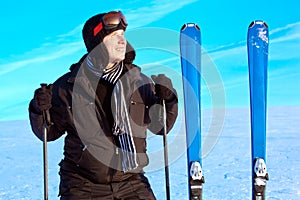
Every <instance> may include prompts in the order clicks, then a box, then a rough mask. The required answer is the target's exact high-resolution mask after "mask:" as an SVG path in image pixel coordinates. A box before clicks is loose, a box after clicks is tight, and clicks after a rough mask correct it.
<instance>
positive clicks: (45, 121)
mask: <svg viewBox="0 0 300 200" xmlns="http://www.w3.org/2000/svg"><path fill="white" fill-rule="evenodd" d="M41 87H42V88H44V87H47V84H45V83H42V84H41ZM50 123H51V122H50V113H49V110H43V162H44V199H45V200H48V158H47V155H48V152H47V125H49V124H50Z"/></svg>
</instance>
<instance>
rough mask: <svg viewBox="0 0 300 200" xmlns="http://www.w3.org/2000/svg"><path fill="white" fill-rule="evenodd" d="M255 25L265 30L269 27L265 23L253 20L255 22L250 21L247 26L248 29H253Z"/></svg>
mask: <svg viewBox="0 0 300 200" xmlns="http://www.w3.org/2000/svg"><path fill="white" fill-rule="evenodd" d="M255 25H263V26H264V27H266V28H269V26H268V25H267V23H266V22H264V21H262V20H255V21H252V22H251V23H250V25H249V28H252V27H254V26H255Z"/></svg>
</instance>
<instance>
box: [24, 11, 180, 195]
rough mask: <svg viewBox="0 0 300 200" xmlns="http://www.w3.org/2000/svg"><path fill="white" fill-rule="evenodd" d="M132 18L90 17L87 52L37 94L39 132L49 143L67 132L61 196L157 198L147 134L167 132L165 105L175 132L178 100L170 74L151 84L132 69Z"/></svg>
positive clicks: (33, 113) (34, 109)
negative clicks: (44, 129)
mask: <svg viewBox="0 0 300 200" xmlns="http://www.w3.org/2000/svg"><path fill="white" fill-rule="evenodd" d="M126 28H127V21H126V18H125V17H124V15H123V14H122V13H121V12H120V11H119V12H116V11H111V12H108V13H103V14H98V15H95V16H93V17H91V18H90V19H89V20H87V22H86V23H85V25H84V27H83V31H82V33H83V39H84V42H85V45H86V48H87V51H88V54H86V55H84V56H83V57H82V58H81V59H80V61H79V62H78V63H76V64H73V65H72V66H71V68H70V72H68V73H66V74H64V75H63V76H61V77H60V78H59V79H58V80H56V81H55V82H54V83H53V85H52V84H50V85H48V86H43V87H42V88H39V89H37V90H36V91H35V94H34V99H33V100H32V101H31V102H30V105H29V114H30V122H31V127H32V130H33V132H34V133H35V134H36V135H37V137H38V138H40V139H42V137H43V132H42V124H43V113H49V116H48V117H47V118H50V120H51V123H49V126H48V127H47V130H48V135H47V140H48V141H53V140H56V139H58V138H59V137H61V136H62V135H63V134H64V133H67V135H66V137H65V144H64V159H63V160H62V161H61V162H60V164H59V165H60V172H59V174H60V177H61V181H60V191H59V195H60V196H61V199H62V200H67V199H72V200H73V199H80V200H81V199H124V200H125V199H155V196H154V194H153V192H152V190H151V187H150V184H149V182H148V180H147V178H146V177H145V176H144V171H143V167H144V166H146V165H147V164H148V156H147V154H146V131H147V129H149V130H150V131H152V132H153V133H155V134H160V135H161V134H162V133H163V124H164V122H162V118H163V117H162V114H163V113H162V112H161V111H162V110H163V109H162V106H161V105H162V100H164V101H165V102H166V103H165V106H166V116H167V119H166V124H167V131H169V130H170V129H171V128H172V126H173V125H174V123H175V120H176V117H177V112H178V100H177V96H176V92H175V90H174V88H173V87H172V83H171V80H170V79H169V78H167V77H166V76H165V75H162V74H160V75H158V76H152V79H153V81H154V83H155V84H153V81H152V80H151V79H150V78H148V77H147V76H145V75H144V74H142V73H141V71H140V68H139V67H137V66H136V65H134V64H132V62H133V60H134V58H135V51H134V49H133V48H132V47H131V45H130V44H129V43H128V42H127V41H126V39H125V36H124V32H125V30H126Z"/></svg>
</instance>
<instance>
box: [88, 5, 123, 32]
mask: <svg viewBox="0 0 300 200" xmlns="http://www.w3.org/2000/svg"><path fill="white" fill-rule="evenodd" d="M102 23H103V25H102ZM120 23H122V25H123V26H124V27H125V28H126V26H127V25H128V24H127V21H126V18H125V16H124V15H123V13H122V12H120V11H118V12H117V11H111V12H109V13H107V14H105V15H104V16H103V17H102V20H101V22H100V23H99V24H98V25H97V26H96V27H95V28H94V36H96V35H97V34H98V33H99V32H100V31H101V30H102V29H103V27H105V28H107V29H110V28H115V27H117V26H118V25H119V24H120Z"/></svg>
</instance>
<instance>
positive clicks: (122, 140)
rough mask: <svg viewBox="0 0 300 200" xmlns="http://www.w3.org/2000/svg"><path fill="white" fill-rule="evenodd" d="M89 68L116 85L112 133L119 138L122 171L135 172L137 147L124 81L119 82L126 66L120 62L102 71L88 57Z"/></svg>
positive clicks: (113, 99)
mask: <svg viewBox="0 0 300 200" xmlns="http://www.w3.org/2000/svg"><path fill="white" fill-rule="evenodd" d="M87 66H88V68H89V69H90V70H91V71H92V72H93V73H94V74H95V75H96V76H98V77H100V78H101V79H104V80H106V81H108V82H109V83H111V84H113V85H115V88H114V91H113V94H112V101H113V102H114V104H113V106H112V113H113V114H114V120H115V121H114V125H113V128H112V133H113V134H114V135H115V136H116V137H117V139H118V141H119V144H120V148H121V150H122V171H123V172H128V171H130V170H134V169H136V168H137V167H138V162H137V153H136V147H135V144H134V140H133V135H132V130H131V126H130V121H129V119H130V117H129V114H128V109H127V105H126V99H125V96H124V89H123V84H122V81H118V80H119V79H120V76H121V75H122V72H123V70H124V64H123V62H120V63H117V64H115V65H114V66H113V67H111V68H109V69H104V70H103V71H100V70H98V69H97V68H95V67H94V64H93V62H92V59H91V58H90V57H89V56H88V57H87Z"/></svg>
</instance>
